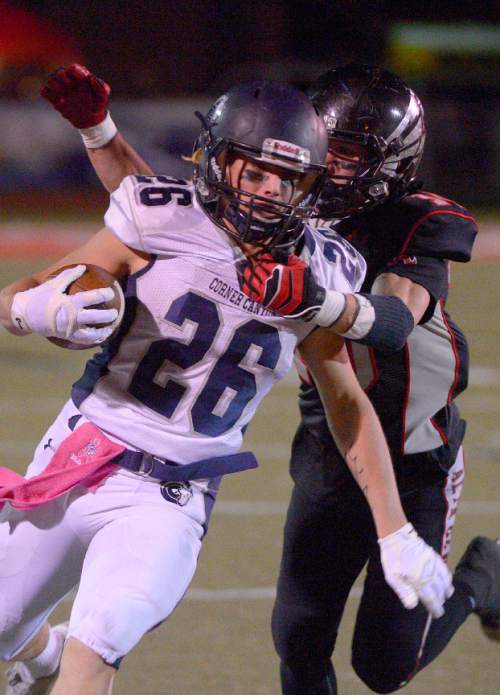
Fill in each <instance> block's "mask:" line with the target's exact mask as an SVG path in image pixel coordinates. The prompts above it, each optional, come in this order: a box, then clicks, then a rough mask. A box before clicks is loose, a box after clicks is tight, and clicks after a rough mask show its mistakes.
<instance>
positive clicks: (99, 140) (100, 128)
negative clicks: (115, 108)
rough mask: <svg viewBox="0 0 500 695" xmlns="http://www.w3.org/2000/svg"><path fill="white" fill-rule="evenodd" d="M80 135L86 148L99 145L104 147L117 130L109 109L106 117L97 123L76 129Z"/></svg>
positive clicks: (90, 148)
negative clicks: (89, 126)
mask: <svg viewBox="0 0 500 695" xmlns="http://www.w3.org/2000/svg"><path fill="white" fill-rule="evenodd" d="M78 132H79V133H80V135H81V136H82V140H83V144H84V145H85V147H86V148H87V149H88V150H95V149H97V148H99V147H104V146H105V145H107V144H108V143H109V142H111V140H112V139H113V138H114V137H115V135H116V134H117V132H118V128H117V127H116V125H115V123H114V121H113V119H112V118H111V115H110V113H109V111H108V112H107V114H106V118H105V119H104V120H103V121H101V123H99V124H98V125H95V126H92V127H91V128H80V129H79V130H78Z"/></svg>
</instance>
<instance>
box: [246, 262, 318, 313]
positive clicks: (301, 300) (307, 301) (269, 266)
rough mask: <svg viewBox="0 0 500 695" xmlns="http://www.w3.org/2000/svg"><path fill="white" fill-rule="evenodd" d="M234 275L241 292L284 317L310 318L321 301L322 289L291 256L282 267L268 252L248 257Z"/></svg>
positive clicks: (305, 265) (305, 266) (303, 265)
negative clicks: (236, 274)
mask: <svg viewBox="0 0 500 695" xmlns="http://www.w3.org/2000/svg"><path fill="white" fill-rule="evenodd" d="M237 272H238V279H239V283H240V287H241V290H242V292H244V293H245V294H246V295H247V296H248V297H250V299H253V300H254V301H255V302H258V303H259V304H262V306H264V307H266V308H267V309H271V310H273V311H275V312H276V313H278V314H280V315H281V316H286V317H287V318H291V319H296V318H300V319H302V320H304V321H309V320H311V319H314V317H315V315H316V314H317V313H318V311H319V310H320V308H321V306H322V305H323V303H324V301H325V296H326V292H325V290H324V289H323V287H320V286H319V285H318V284H317V283H316V281H315V280H314V277H313V275H312V273H311V269H310V268H309V266H308V265H307V264H306V263H304V261H301V260H300V258H299V257H298V256H295V255H294V254H291V255H290V256H288V259H287V263H286V265H283V264H281V263H278V262H277V261H276V260H275V259H274V258H273V257H272V256H271V254H268V253H266V254H262V255H260V256H255V257H250V258H247V259H246V260H244V261H240V263H239V264H238V266H237Z"/></svg>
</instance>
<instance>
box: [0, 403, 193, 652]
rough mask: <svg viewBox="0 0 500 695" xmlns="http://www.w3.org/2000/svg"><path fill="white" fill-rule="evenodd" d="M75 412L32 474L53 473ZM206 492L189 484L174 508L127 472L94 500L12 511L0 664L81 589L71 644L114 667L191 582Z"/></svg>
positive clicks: (66, 499)
mask: <svg viewBox="0 0 500 695" xmlns="http://www.w3.org/2000/svg"><path fill="white" fill-rule="evenodd" d="M76 412H78V411H76V409H75V408H74V406H73V405H72V404H71V403H68V404H66V406H65V407H64V408H63V410H62V411H61V413H60V415H59V416H58V418H57V419H56V421H55V422H54V424H53V425H52V426H51V427H50V428H49V430H48V431H47V433H46V434H45V436H44V438H43V439H42V441H41V442H40V444H39V446H38V447H37V449H36V451H35V457H34V460H33V463H32V464H31V466H30V468H29V470H28V475H34V474H36V473H39V472H40V471H41V470H43V468H44V467H45V466H46V465H47V463H48V462H49V460H50V458H51V456H52V453H53V451H52V449H55V448H56V447H57V446H58V444H59V443H60V442H61V441H62V440H63V439H64V438H66V437H67V436H68V435H69V434H70V429H69V427H68V419H69V417H71V415H73V414H75V413H76ZM49 440H51V441H50V446H48V443H49ZM204 490H205V487H204V486H203V485H196V484H192V483H191V484H185V485H184V489H183V490H182V493H183V494H182V495H181V496H180V497H178V499H179V500H180V504H178V503H176V502H175V501H171V500H169V499H167V498H166V496H164V495H162V487H161V485H160V483H158V482H156V481H151V480H147V479H144V478H141V477H140V476H138V475H136V474H134V473H130V472H128V471H125V470H123V469H121V470H119V471H118V472H117V473H115V474H113V475H112V476H110V477H109V478H108V479H107V480H105V481H104V483H102V484H101V486H100V487H98V488H97V490H96V491H95V492H89V491H87V490H86V489H85V488H83V487H82V486H79V487H77V488H75V489H73V490H72V491H71V492H69V493H67V494H66V495H64V496H62V497H60V498H58V499H56V500H53V501H52V502H49V503H47V504H45V505H43V506H41V507H38V508H36V509H33V510H30V511H24V512H19V511H15V510H11V511H10V514H9V516H8V518H7V520H6V521H3V522H2V523H0V658H2V659H4V660H9V659H12V658H13V657H15V655H16V653H18V652H19V651H21V649H23V647H24V646H25V645H26V644H27V643H28V642H29V641H30V640H31V639H32V637H34V635H35V634H36V633H37V632H38V630H39V629H40V627H41V625H42V624H43V622H44V621H45V620H46V619H47V618H48V616H49V615H50V613H51V612H52V611H53V609H54V608H55V607H56V606H57V604H58V603H59V602H60V601H61V600H62V599H63V598H64V596H65V595H66V594H67V593H68V592H69V591H71V590H72V589H73V588H74V587H75V586H77V585H78V584H79V587H78V591H77V594H76V598H75V600H74V603H73V608H72V611H71V618H70V625H69V632H68V635H69V636H71V637H75V638H77V639H79V640H80V641H81V642H83V643H84V644H85V645H87V646H88V647H90V648H91V649H93V650H94V651H95V652H97V653H98V654H100V655H101V656H102V658H103V659H104V660H105V661H106V662H108V663H110V664H113V663H114V662H115V661H116V660H117V659H118V658H120V657H122V656H123V655H125V654H126V653H127V652H129V651H130V650H131V649H132V647H134V645H135V644H137V642H139V640H140V639H141V637H142V636H143V635H144V633H145V632H147V631H148V630H150V629H151V628H152V627H154V626H155V625H156V624H158V623H159V622H161V621H162V620H164V619H165V618H166V617H167V616H168V615H169V614H170V613H171V612H172V611H173V609H174V608H175V606H176V605H177V604H178V603H179V601H180V600H181V598H182V597H183V595H184V593H185V592H186V590H187V588H188V586H189V583H190V582H191V579H192V577H193V574H194V572H195V568H196V563H197V559H198V554H199V552H200V547H201V540H202V537H203V533H204V529H203V524H204V523H205V521H206V511H205V494H204ZM181 505H183V506H181Z"/></svg>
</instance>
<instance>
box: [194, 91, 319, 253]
mask: <svg viewBox="0 0 500 695" xmlns="http://www.w3.org/2000/svg"><path fill="white" fill-rule="evenodd" d="M196 115H197V116H198V117H199V118H200V120H201V122H202V130H201V133H200V135H199V137H198V139H197V140H196V142H195V149H194V154H193V161H194V163H195V171H194V182H195V188H196V195H197V198H198V201H199V203H200V205H201V206H202V207H203V209H204V210H205V212H206V213H207V215H208V216H209V217H210V219H211V220H212V221H213V222H215V224H217V225H218V226H219V227H221V228H222V229H224V231H225V232H227V233H228V234H230V235H231V236H232V237H234V238H236V239H237V240H238V241H243V242H249V243H252V244H254V245H256V246H260V247H262V248H265V249H273V250H275V251H276V252H278V250H281V252H283V253H286V252H287V250H290V249H292V248H293V246H294V245H295V243H296V241H297V240H298V238H299V237H300V235H301V234H302V230H303V220H304V219H305V218H307V217H310V216H311V214H312V213H313V211H314V208H315V205H316V202H317V200H318V197H319V193H320V191H321V189H322V186H323V184H324V181H325V179H326V173H327V169H326V166H325V165H324V163H325V157H326V153H327V149H328V136H327V133H326V129H325V126H324V123H323V119H322V118H321V116H320V115H319V113H318V111H317V110H316V108H315V107H314V106H313V104H312V103H311V102H310V101H309V100H308V98H307V96H306V95H304V94H303V93H302V92H301V91H299V90H298V89H295V88H294V87H291V86H288V85H285V84H280V83H276V82H267V81H257V82H249V83H245V84H241V85H238V86H236V87H233V88H232V89H230V90H229V91H228V92H227V93H226V94H224V95H223V96H221V97H220V98H219V99H217V101H216V102H215V103H214V104H213V106H212V107H211V108H210V110H209V112H208V114H207V115H206V116H202V115H201V114H199V113H197V114H196ZM235 160H242V164H241V170H239V173H238V174H237V175H236V179H235V178H234V176H233V178H231V174H229V173H228V165H230V164H231V163H232V162H234V161H235ZM247 162H253V163H255V164H257V165H258V167H260V168H263V169H266V168H269V169H270V170H271V171H273V172H276V173H277V174H278V175H279V176H280V178H281V179H282V180H283V181H285V182H286V186H287V187H288V191H289V193H287V196H288V199H287V200H286V202H281V201H277V200H274V199H273V200H271V199H269V198H266V197H264V196H260V195H257V194H251V193H249V192H248V191H245V190H242V188H241V177H242V174H243V171H244V170H245V167H246V166H248V164H247ZM238 166H239V165H238Z"/></svg>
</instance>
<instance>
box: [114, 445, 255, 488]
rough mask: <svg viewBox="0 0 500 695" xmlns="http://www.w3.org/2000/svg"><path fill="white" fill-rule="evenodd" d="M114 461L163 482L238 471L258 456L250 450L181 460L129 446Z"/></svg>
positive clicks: (196, 478) (252, 463)
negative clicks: (129, 447)
mask: <svg viewBox="0 0 500 695" xmlns="http://www.w3.org/2000/svg"><path fill="white" fill-rule="evenodd" d="M113 463H117V464H118V465H119V466H122V467H123V468H126V469H127V470H129V471H133V472H134V473H137V474H138V475H141V476H143V477H145V478H154V479H155V480H159V481H160V482H186V481H188V480H198V479H200V478H217V477H218V476H221V475H226V474H228V473H238V472H239V471H246V470H248V469H250V468H257V466H258V463H257V459H256V458H255V456H254V455H253V454H252V453H251V452H250V451H242V452H240V453H238V454H228V455H227V456H215V457H213V458H209V459H202V460H201V461H193V462H192V463H184V464H182V463H176V462H175V461H169V460H168V459H162V458H159V457H158V456H153V454H148V453H145V452H144V451H130V450H129V449H126V450H125V451H124V452H123V453H121V454H119V455H118V456H117V457H116V458H115V459H114V460H113Z"/></svg>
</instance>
